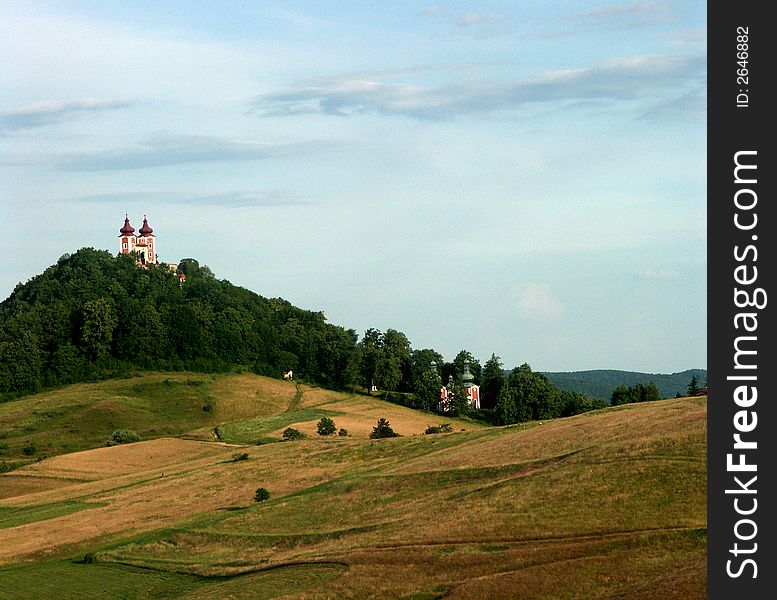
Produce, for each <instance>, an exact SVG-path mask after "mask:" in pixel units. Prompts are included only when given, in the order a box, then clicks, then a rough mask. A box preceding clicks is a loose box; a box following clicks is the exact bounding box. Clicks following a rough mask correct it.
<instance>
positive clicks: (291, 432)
mask: <svg viewBox="0 0 777 600" xmlns="http://www.w3.org/2000/svg"><path fill="white" fill-rule="evenodd" d="M304 437H305V434H304V433H302V432H301V431H300V430H299V429H294V428H293V427H287V428H286V429H284V430H283V439H284V440H286V441H290V440H301V439H302V438H304Z"/></svg>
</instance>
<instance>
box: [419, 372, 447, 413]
mask: <svg viewBox="0 0 777 600" xmlns="http://www.w3.org/2000/svg"><path fill="white" fill-rule="evenodd" d="M440 388H442V379H440V375H439V374H438V373H437V371H436V370H432V369H428V370H426V371H424V372H423V373H421V374H420V376H419V377H417V378H416V380H415V382H414V384H413V391H414V394H415V405H416V407H417V408H420V409H422V410H435V409H436V408H437V404H439V402H440Z"/></svg>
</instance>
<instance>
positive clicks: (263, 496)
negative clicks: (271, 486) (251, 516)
mask: <svg viewBox="0 0 777 600" xmlns="http://www.w3.org/2000/svg"><path fill="white" fill-rule="evenodd" d="M269 498H270V492H268V491H267V489H266V488H263V487H260V488H257V489H256V493H254V500H256V501H257V502H264V501H265V500H269Z"/></svg>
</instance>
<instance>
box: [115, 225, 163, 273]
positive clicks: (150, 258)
mask: <svg viewBox="0 0 777 600" xmlns="http://www.w3.org/2000/svg"><path fill="white" fill-rule="evenodd" d="M132 252H137V253H138V254H139V255H140V258H139V260H140V264H142V265H155V264H157V263H158V262H159V261H158V260H157V253H156V236H155V235H154V230H153V229H151V226H150V225H149V224H148V219H147V218H146V215H143V226H142V227H141V228H140V229H139V230H138V233H137V234H135V228H134V227H133V226H132V225H130V222H129V216H128V215H126V214H125V215H124V226H123V227H122V228H121V229H119V253H120V254H130V253H132Z"/></svg>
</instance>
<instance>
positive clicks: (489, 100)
mask: <svg viewBox="0 0 777 600" xmlns="http://www.w3.org/2000/svg"><path fill="white" fill-rule="evenodd" d="M705 66H706V61H705V59H704V58H703V57H694V56H630V57H626V58H620V59H613V60H608V61H604V62H602V63H600V64H598V65H596V66H593V67H588V68H578V69H566V70H556V71H547V72H545V73H542V74H540V75H539V76H538V77H536V78H534V79H530V80H513V81H488V80H478V81H468V82H452V83H444V84H438V85H423V84H419V83H402V82H395V81H389V80H387V79H388V77H387V76H386V74H385V73H381V74H380V75H377V76H373V75H369V74H365V75H363V76H361V77H354V76H349V77H342V78H329V79H320V80H317V81H314V82H308V83H305V84H302V85H300V86H298V87H295V88H291V89H288V90H283V91H280V92H274V93H270V94H263V95H260V96H257V97H256V98H255V99H254V100H253V103H252V106H253V108H254V109H255V111H256V112H257V113H258V114H260V115H263V116H277V115H295V114H303V113H322V114H329V115H339V116H347V115H352V114H358V113H379V114H385V115H404V116H408V117H413V118H419V119H432V120H441V119H450V118H453V117H456V116H461V115H477V114H489V113H495V112H504V111H513V110H518V109H520V108H522V107H525V106H528V105H537V104H538V103H551V102H553V103H558V102H580V101H594V100H599V101H622V102H628V101H641V100H645V99H647V100H650V99H653V100H654V102H656V103H658V102H660V101H661V100H662V99H663V98H664V95H665V94H666V90H677V89H683V88H684V87H687V85H688V84H689V81H690V82H696V81H699V80H703V78H704V72H705ZM694 106H695V107H696V108H697V109H698V106H697V105H694ZM663 114H664V116H665V115H667V114H670V112H664V113H663Z"/></svg>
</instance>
